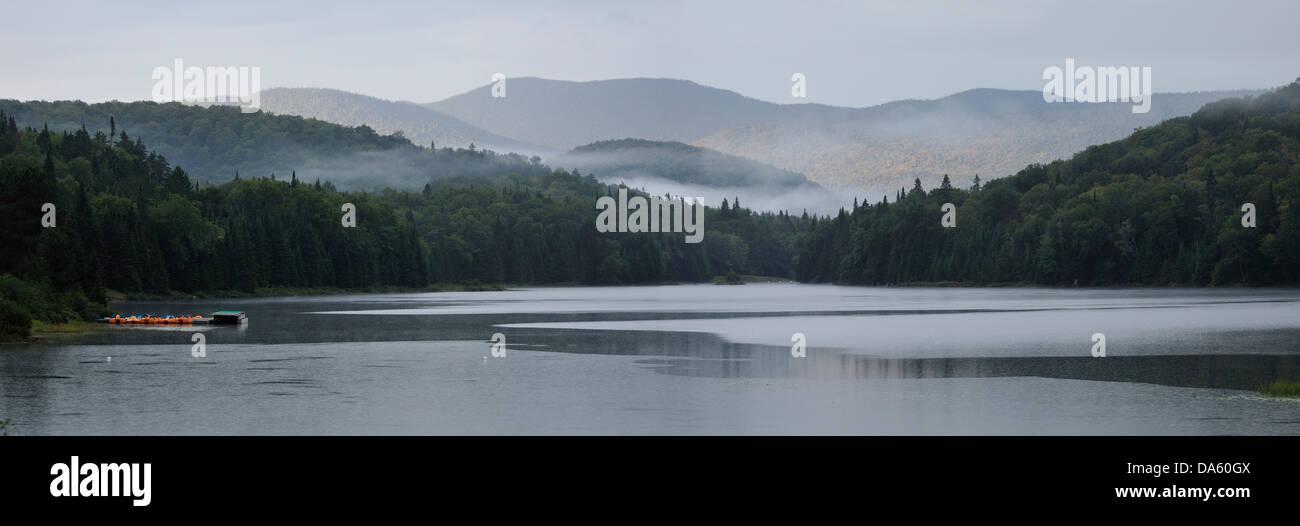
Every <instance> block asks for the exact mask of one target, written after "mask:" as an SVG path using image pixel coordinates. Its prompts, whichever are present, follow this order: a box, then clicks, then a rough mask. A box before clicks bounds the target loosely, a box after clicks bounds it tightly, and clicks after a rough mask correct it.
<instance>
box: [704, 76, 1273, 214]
mask: <svg viewBox="0 0 1300 526" xmlns="http://www.w3.org/2000/svg"><path fill="white" fill-rule="evenodd" d="M1255 93H1258V92H1256V91H1235V92H1204V93H1164V94H1159V93H1158V94H1156V95H1155V96H1154V97H1153V99H1152V107H1151V110H1150V111H1149V112H1148V113H1145V114H1134V113H1132V111H1131V109H1130V108H1131V106H1130V105H1129V104H1083V103H1055V104H1052V103H1047V102H1044V101H1043V98H1042V93H1041V92H1038V91H1007V90H993V89H978V90H970V91H965V92H962V93H958V94H956V95H952V96H948V97H944V98H942V99H937V100H927V101H900V102H893V103H889V104H884V105H880V106H874V107H871V108H865V109H860V110H847V109H845V110H843V113H842V114H836V115H833V116H828V117H826V118H809V117H812V115H811V114H804V115H801V116H795V117H793V118H787V119H784V120H781V121H778V122H773V123H764V124H759V125H752V126H744V127H738V128H733V129H729V130H725V131H722V132H719V133H717V134H714V135H711V136H709V137H705V138H702V139H699V140H696V141H694V144H697V145H700V146H706V147H709V148H713V149H716V150H718V151H722V152H726V153H731V154H734V155H741V156H745V157H749V158H751V159H756V160H759V161H763V162H766V163H770V164H773V165H775V166H779V167H782V168H786V169H789V170H794V171H798V172H802V173H806V174H808V176H809V177H810V178H811V179H813V180H814V181H817V182H819V183H822V184H823V185H826V186H830V187H858V188H872V189H893V190H897V189H898V188H903V187H910V186H911V185H912V182H913V180H914V179H916V178H920V179H921V181H922V182H923V183H925V184H926V185H927V186H935V185H937V184H938V183H939V180H940V179H942V177H943V174H950V175H951V176H952V178H953V180H954V181H957V182H959V184H961V185H967V184H969V182H970V180H971V179H972V178H973V177H974V176H975V175H977V174H978V175H981V176H982V178H983V179H985V180H989V179H991V178H996V177H1002V176H1005V175H1009V174H1011V173H1014V172H1016V171H1017V170H1019V169H1020V168H1022V167H1024V166H1025V165H1027V164H1031V163H1039V162H1050V161H1053V160H1056V159H1060V158H1065V157H1069V156H1070V155H1072V154H1073V153H1074V152H1077V151H1079V150H1082V149H1084V148H1087V147H1088V146H1091V145H1093V144H1099V143H1104V142H1108V141H1113V140H1117V139H1120V138H1123V137H1125V136H1127V135H1128V134H1130V133H1132V132H1133V130H1134V129H1136V128H1140V127H1149V126H1154V125H1156V124H1159V123H1160V122H1161V121H1164V120H1166V119H1170V118H1173V117H1179V116H1185V115H1190V114H1191V113H1192V112H1195V111H1196V110H1197V109H1199V108H1200V107H1202V106H1204V105H1205V104H1207V103H1209V102H1213V101H1217V100H1221V99H1224V98H1227V97H1232V96H1242V95H1249V94H1255Z"/></svg>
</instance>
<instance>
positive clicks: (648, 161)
mask: <svg viewBox="0 0 1300 526" xmlns="http://www.w3.org/2000/svg"><path fill="white" fill-rule="evenodd" d="M550 164H551V165H553V166H557V167H560V168H576V169H578V170H579V171H581V172H582V173H586V174H591V175H595V176H596V177H597V178H598V179H600V180H602V181H605V182H608V183H618V182H623V183H626V184H627V185H629V186H632V187H636V188H644V189H645V190H646V191H648V192H650V193H651V194H656V195H658V194H663V193H671V194H674V195H690V196H695V197H703V198H705V199H706V202H709V203H710V204H717V203H720V202H721V201H722V199H724V198H726V199H733V198H742V197H743V198H744V199H745V201H744V203H745V205H746V206H748V207H749V208H753V209H758V210H781V209H791V210H794V211H799V210H801V209H805V208H806V209H808V210H809V211H814V212H823V213H833V212H834V211H835V210H836V209H838V208H839V207H840V206H841V205H842V204H844V203H841V201H845V200H851V199H852V197H851V196H849V197H840V196H836V195H835V194H833V193H831V192H828V191H827V190H826V189H824V188H822V187H821V186H819V185H818V184H817V183H814V182H811V181H809V180H808V178H807V177H804V176H803V174H798V173H794V172H791V171H789V170H782V169H780V168H776V167H774V166H771V165H767V164H763V163H760V162H757V161H753V160H750V159H745V158H743V157H737V156H734V155H728V154H725V153H721V152H717V151H714V150H710V149H708V148H701V147H698V146H691V145H689V144H683V143H680V142H661V141H648V140H645V139H620V140H614V141H599V142H595V143H592V144H588V145H584V146H579V147H577V148H574V149H573V150H571V151H569V152H568V153H565V154H564V155H561V156H558V157H554V158H552V159H551V160H550Z"/></svg>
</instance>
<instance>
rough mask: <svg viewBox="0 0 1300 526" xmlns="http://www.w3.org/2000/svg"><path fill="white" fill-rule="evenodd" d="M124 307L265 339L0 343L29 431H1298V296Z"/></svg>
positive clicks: (611, 297) (401, 299)
mask: <svg viewBox="0 0 1300 526" xmlns="http://www.w3.org/2000/svg"><path fill="white" fill-rule="evenodd" d="M112 308H113V309H115V310H116V311H117V312H120V313H123V314H132V313H164V312H165V313H178V314H180V313H203V314H206V313H209V312H212V311H214V310H220V309H237V310H244V311H246V312H248V315H249V319H250V323H249V324H248V325H247V326H246V327H242V328H233V327H203V328H202V329H201V330H202V332H203V333H204V334H205V337H206V342H207V356H206V357H205V358H194V357H193V356H191V347H192V345H193V344H192V343H191V333H192V332H195V330H196V328H188V329H184V330H177V329H162V328H118V329H114V330H112V331H108V332H99V333H91V334H81V335H70V336H61V337H58V338H49V339H47V341H46V342H44V343H41V344H32V345H6V346H0V418H9V419H10V420H11V425H10V433H11V434H464V433H470V434H500V433H505V434H519V433H524V434H554V433H559V434H572V433H581V434H585V433H597V434H699V433H705V434H732V433H745V434H751V433H757V434H787V433H799V434H805V433H814V434H839V433H853V434H1300V402H1297V401H1294V400H1277V399H1270V398H1267V397H1263V396H1260V395H1257V394H1255V393H1254V391H1253V388H1255V387H1257V386H1258V385H1260V384H1262V383H1266V382H1269V381H1272V380H1275V379H1279V378H1286V379H1291V380H1300V291H1296V290H1208V291H1207V290H1148V289H1136V290H1135V289H1128V290H1083V291H1080V290H1041V289H1029V290H1025V289H912V288H904V289H898V288H850V287H836V286H821V285H795V284H750V285H745V286H736V287H724V286H715V285H683V286H663V287H619V288H553V289H547V288H543V289H529V290H512V291H508V292H476V293H438V294H397V295H366V296H331V297H312V298H268V299H253V300H205V301H169V302H123V303H115V304H113V305H112ZM497 332H500V333H502V334H504V335H505V337H506V341H507V347H506V354H505V356H504V357H494V356H492V355H491V343H490V342H489V339H490V338H491V336H492V334H493V333H497ZM1098 332H1100V333H1103V334H1105V335H1106V353H1107V356H1106V357H1104V358H1094V357H1092V355H1091V350H1092V346H1093V343H1092V340H1091V337H1092V335H1093V333H1098ZM794 333H803V334H804V335H805V337H806V341H807V349H808V351H807V357H802V358H800V357H793V356H791V352H790V346H791V336H792V334H794ZM110 358H111V360H110Z"/></svg>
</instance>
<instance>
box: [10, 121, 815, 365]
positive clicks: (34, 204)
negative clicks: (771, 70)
mask: <svg viewBox="0 0 1300 526" xmlns="http://www.w3.org/2000/svg"><path fill="white" fill-rule="evenodd" d="M0 121H3V123H4V124H3V126H0V240H2V242H3V243H4V246H5V247H6V248H5V251H4V252H3V254H2V255H0V294H3V296H2V299H0V326H3V327H5V328H4V329H3V331H4V334H3V335H2V336H3V337H6V338H9V339H13V338H21V337H24V336H26V335H27V328H28V327H29V326H30V320H31V319H33V318H34V319H37V320H42V321H52V322H59V321H66V320H74V319H88V318H93V317H96V316H99V315H103V314H104V313H105V303H106V299H107V294H108V291H109V290H113V291H118V292H121V293H127V294H130V293H150V294H170V293H177V292H179V293H223V292H236V291H238V292H249V293H256V292H257V291H258V290H259V289H263V288H272V287H289V288H318V287H330V288H345V289H367V288H376V287H405V288H423V287H429V286H435V285H441V284H486V283H536V284H553V283H574V284H619V283H657V282H672V281H690V282H699V281H708V280H710V279H712V278H713V277H714V276H717V275H722V274H726V273H728V272H729V271H735V272H740V273H745V274H761V275H769V276H780V277H787V278H792V277H793V276H794V249H793V247H794V238H795V237H796V236H797V235H799V234H800V232H801V231H804V230H807V229H808V228H809V227H810V226H811V223H812V220H811V219H809V218H807V217H792V216H789V215H788V214H785V213H784V212H779V213H775V214H774V213H756V212H753V211H751V210H748V209H741V208H729V209H728V210H726V211H725V212H724V211H720V210H717V209H709V210H708V211H707V212H706V226H707V229H706V235H705V241H704V242H703V243H700V244H698V245H687V244H685V243H683V242H682V239H681V236H680V235H678V234H670V233H665V234H651V235H646V234H599V233H597V232H596V231H595V228H594V220H595V217H596V211H595V208H594V203H595V200H596V199H597V198H598V197H599V196H602V195H613V194H615V193H616V192H617V187H615V186H611V185H606V184H602V183H600V182H599V181H597V180H596V179H595V177H593V176H591V175H583V174H581V173H579V172H577V171H576V170H574V171H572V172H563V171H553V170H551V169H549V168H545V166H544V165H540V164H539V163H538V162H536V161H529V162H528V163H527V164H526V166H527V167H529V169H527V170H522V171H504V170H501V169H500V168H501V167H502V165H501V164H500V163H499V159H497V158H496V157H494V155H493V154H490V152H487V153H484V152H481V151H471V150H469V149H456V150H452V149H446V150H448V152H446V155H452V156H457V157H458V158H459V159H462V160H463V161H464V162H467V163H473V162H474V159H478V162H480V163H482V164H484V165H487V166H484V167H478V168H477V169H478V170H479V172H477V174H476V175H447V176H443V177H438V178H431V179H430V181H429V182H428V183H427V184H425V185H424V188H423V190H422V191H418V192H416V191H398V190H392V189H385V190H383V191H381V192H375V193H368V192H361V191H349V192H343V191H339V190H338V189H336V188H335V187H334V185H333V184H331V183H329V182H322V181H320V180H319V179H316V180H315V181H313V182H310V183H309V182H307V181H305V180H303V179H300V178H299V174H298V173H297V172H296V171H291V172H290V174H289V177H288V178H285V177H283V176H277V175H276V174H267V175H265V176H259V177H242V176H241V175H240V174H238V173H236V174H235V176H234V178H233V179H232V180H230V181H228V182H225V183H223V184H219V185H217V184H204V183H198V182H196V181H194V180H192V179H191V177H190V176H189V174H188V173H187V172H186V171H185V170H184V169H183V168H181V167H179V166H173V165H172V164H171V163H170V162H169V161H168V160H167V159H166V158H165V157H164V156H162V155H159V154H158V153H157V152H156V151H153V150H149V149H147V147H146V146H145V144H144V143H143V141H142V140H141V139H140V138H139V137H131V136H130V135H129V134H128V133H127V131H126V130H116V129H115V124H114V125H113V126H114V129H113V131H116V134H115V135H109V134H105V133H103V132H102V131H97V132H95V133H93V134H92V133H90V132H89V131H88V130H87V129H86V128H85V127H82V128H80V129H77V130H75V131H63V132H51V131H50V130H49V129H48V127H42V129H40V130H37V129H35V128H33V127H30V126H29V127H25V128H22V129H20V128H19V127H18V126H17V124H16V120H15V118H14V116H13V115H12V114H4V113H2V110H0ZM485 174H486V175H485ZM45 203H52V204H54V205H55V210H56V211H57V213H56V214H55V216H54V217H55V220H56V226H55V227H54V228H45V227H43V226H42V223H41V220H42V217H43V213H42V207H43V205H44V204H45ZM344 203H351V204H353V205H354V206H355V217H356V219H357V220H356V226H355V228H346V227H344V226H343V225H342V224H341V221H340V219H341V217H342V215H343V211H342V206H343V204H344Z"/></svg>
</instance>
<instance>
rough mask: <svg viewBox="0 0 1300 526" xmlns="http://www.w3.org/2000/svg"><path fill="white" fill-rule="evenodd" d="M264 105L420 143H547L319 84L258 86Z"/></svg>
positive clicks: (518, 147)
mask: <svg viewBox="0 0 1300 526" xmlns="http://www.w3.org/2000/svg"><path fill="white" fill-rule="evenodd" d="M261 97H262V98H261V104H262V110H263V111H269V112H271V113H278V114H281V115H297V116H299V117H307V118H314V119H320V120H323V121H327V122H333V123H335V124H342V125H344V126H361V125H366V126H369V127H371V128H374V129H375V131H377V132H379V133H381V134H385V135H387V134H391V133H398V132H400V134H401V135H403V136H405V137H406V138H408V139H410V140H411V141H412V142H414V143H415V144H418V145H420V146H429V144H430V143H434V144H436V145H437V146H449V147H454V148H466V147H469V145H470V144H474V145H475V146H476V147H478V148H487V149H490V150H495V151H498V152H519V153H524V154H528V155H533V154H535V153H550V151H549V150H548V149H546V148H543V147H539V146H537V145H534V144H529V143H525V142H521V141H516V140H513V139H509V138H506V137H502V136H500V135H496V134H493V133H489V132H486V131H483V130H481V129H479V128H476V127H474V126H473V125H470V124H467V123H465V122H463V121H461V120H459V119H457V118H455V117H452V116H450V115H447V114H445V113H441V112H438V111H435V110H431V109H429V108H426V107H423V106H420V105H417V104H414V103H410V102H393V101H388V100H383V99H378V98H375V97H369V96H366V95H358V94H356V93H349V92H346V91H340V90H334V89H322V88H273V89H269V90H265V91H262V92H261Z"/></svg>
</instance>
